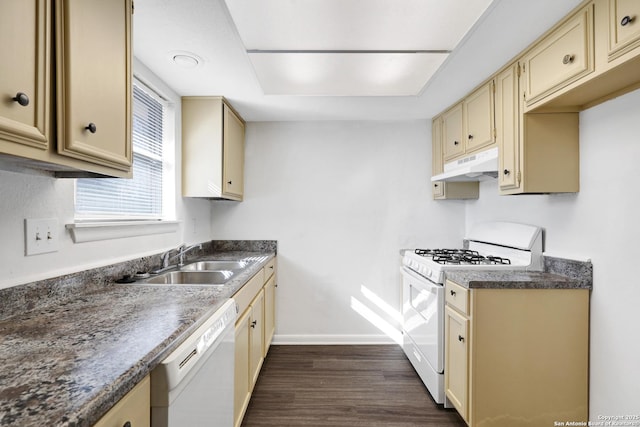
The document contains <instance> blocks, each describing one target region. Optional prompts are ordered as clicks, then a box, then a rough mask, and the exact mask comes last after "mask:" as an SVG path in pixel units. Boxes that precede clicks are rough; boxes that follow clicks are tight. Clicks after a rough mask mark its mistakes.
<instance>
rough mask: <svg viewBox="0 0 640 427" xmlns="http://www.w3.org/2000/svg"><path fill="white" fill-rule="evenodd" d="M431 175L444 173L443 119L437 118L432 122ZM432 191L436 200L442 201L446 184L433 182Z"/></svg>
mask: <svg viewBox="0 0 640 427" xmlns="http://www.w3.org/2000/svg"><path fill="white" fill-rule="evenodd" d="M431 152H432V155H431V156H432V158H431V175H432V176H433V175H438V174H441V173H442V172H443V167H444V165H443V163H444V160H443V158H442V119H441V118H440V117H436V118H435V119H433V121H432V122H431ZM431 190H432V194H433V198H434V199H440V198H442V197H443V196H444V183H443V182H432V183H431Z"/></svg>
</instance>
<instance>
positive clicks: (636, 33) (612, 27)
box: [609, 0, 640, 61]
mask: <svg viewBox="0 0 640 427" xmlns="http://www.w3.org/2000/svg"><path fill="white" fill-rule="evenodd" d="M639 19H640V2H639V1H638V0H609V61H611V60H614V59H616V58H618V57H619V56H621V55H624V54H625V53H627V52H629V51H631V50H633V49H635V48H636V47H638V46H640V21H639Z"/></svg>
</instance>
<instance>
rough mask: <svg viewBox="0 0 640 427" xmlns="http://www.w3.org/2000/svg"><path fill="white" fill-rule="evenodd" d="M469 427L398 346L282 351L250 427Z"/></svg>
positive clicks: (250, 413) (275, 354)
mask: <svg viewBox="0 0 640 427" xmlns="http://www.w3.org/2000/svg"><path fill="white" fill-rule="evenodd" d="M242 426H243V427H254V426H278V427H284V426H319V427H320V426H323V427H324V426H333V427H365V426H366V427H382V426H384V427H414V426H433V427H440V426H442V427H466V424H465V422H464V421H463V420H462V418H461V417H460V416H459V415H458V413H457V412H456V411H455V410H451V409H443V408H442V407H441V406H440V407H439V406H438V405H436V403H435V402H434V401H433V399H432V398H431V395H430V394H429V392H428V391H427V389H426V388H425V386H424V384H422V382H421V381H420V378H418V374H417V373H416V372H415V371H414V370H413V367H412V366H411V364H410V363H409V361H408V360H407V358H406V357H405V355H404V353H403V352H402V349H401V348H400V347H399V346H396V345H339V346H319V345H314V346H285V345H274V346H272V347H271V348H270V350H269V355H268V356H267V359H266V360H265V362H264V365H263V367H262V371H261V373H260V377H259V378H258V382H257V383H256V386H255V389H254V391H253V396H252V397H251V402H250V403H249V407H248V408H247V412H246V414H245V417H244V421H243V423H242Z"/></svg>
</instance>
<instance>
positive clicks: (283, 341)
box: [272, 334, 397, 345]
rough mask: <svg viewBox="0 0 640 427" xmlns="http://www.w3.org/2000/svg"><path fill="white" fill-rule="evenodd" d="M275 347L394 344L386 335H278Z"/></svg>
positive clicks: (274, 338)
mask: <svg viewBox="0 0 640 427" xmlns="http://www.w3.org/2000/svg"><path fill="white" fill-rule="evenodd" d="M272 344H275V345H332V344H343V345H348V344H361V345H365V344H396V345H397V343H396V342H395V341H393V340H392V339H391V338H389V337H388V336H387V335H278V334H276V335H275V336H274V337H273V342H272Z"/></svg>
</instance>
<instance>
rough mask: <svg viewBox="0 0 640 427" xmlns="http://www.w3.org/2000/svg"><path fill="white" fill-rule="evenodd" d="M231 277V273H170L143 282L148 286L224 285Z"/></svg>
mask: <svg viewBox="0 0 640 427" xmlns="http://www.w3.org/2000/svg"><path fill="white" fill-rule="evenodd" d="M232 277H233V272H232V271H229V270H227V271H171V272H169V273H164V274H160V275H158V276H155V277H152V278H150V279H146V280H144V281H143V282H141V283H143V284H145V283H146V284H150V285H224V284H225V283H227V282H228V281H229V280H230V279H231V278H232Z"/></svg>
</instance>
